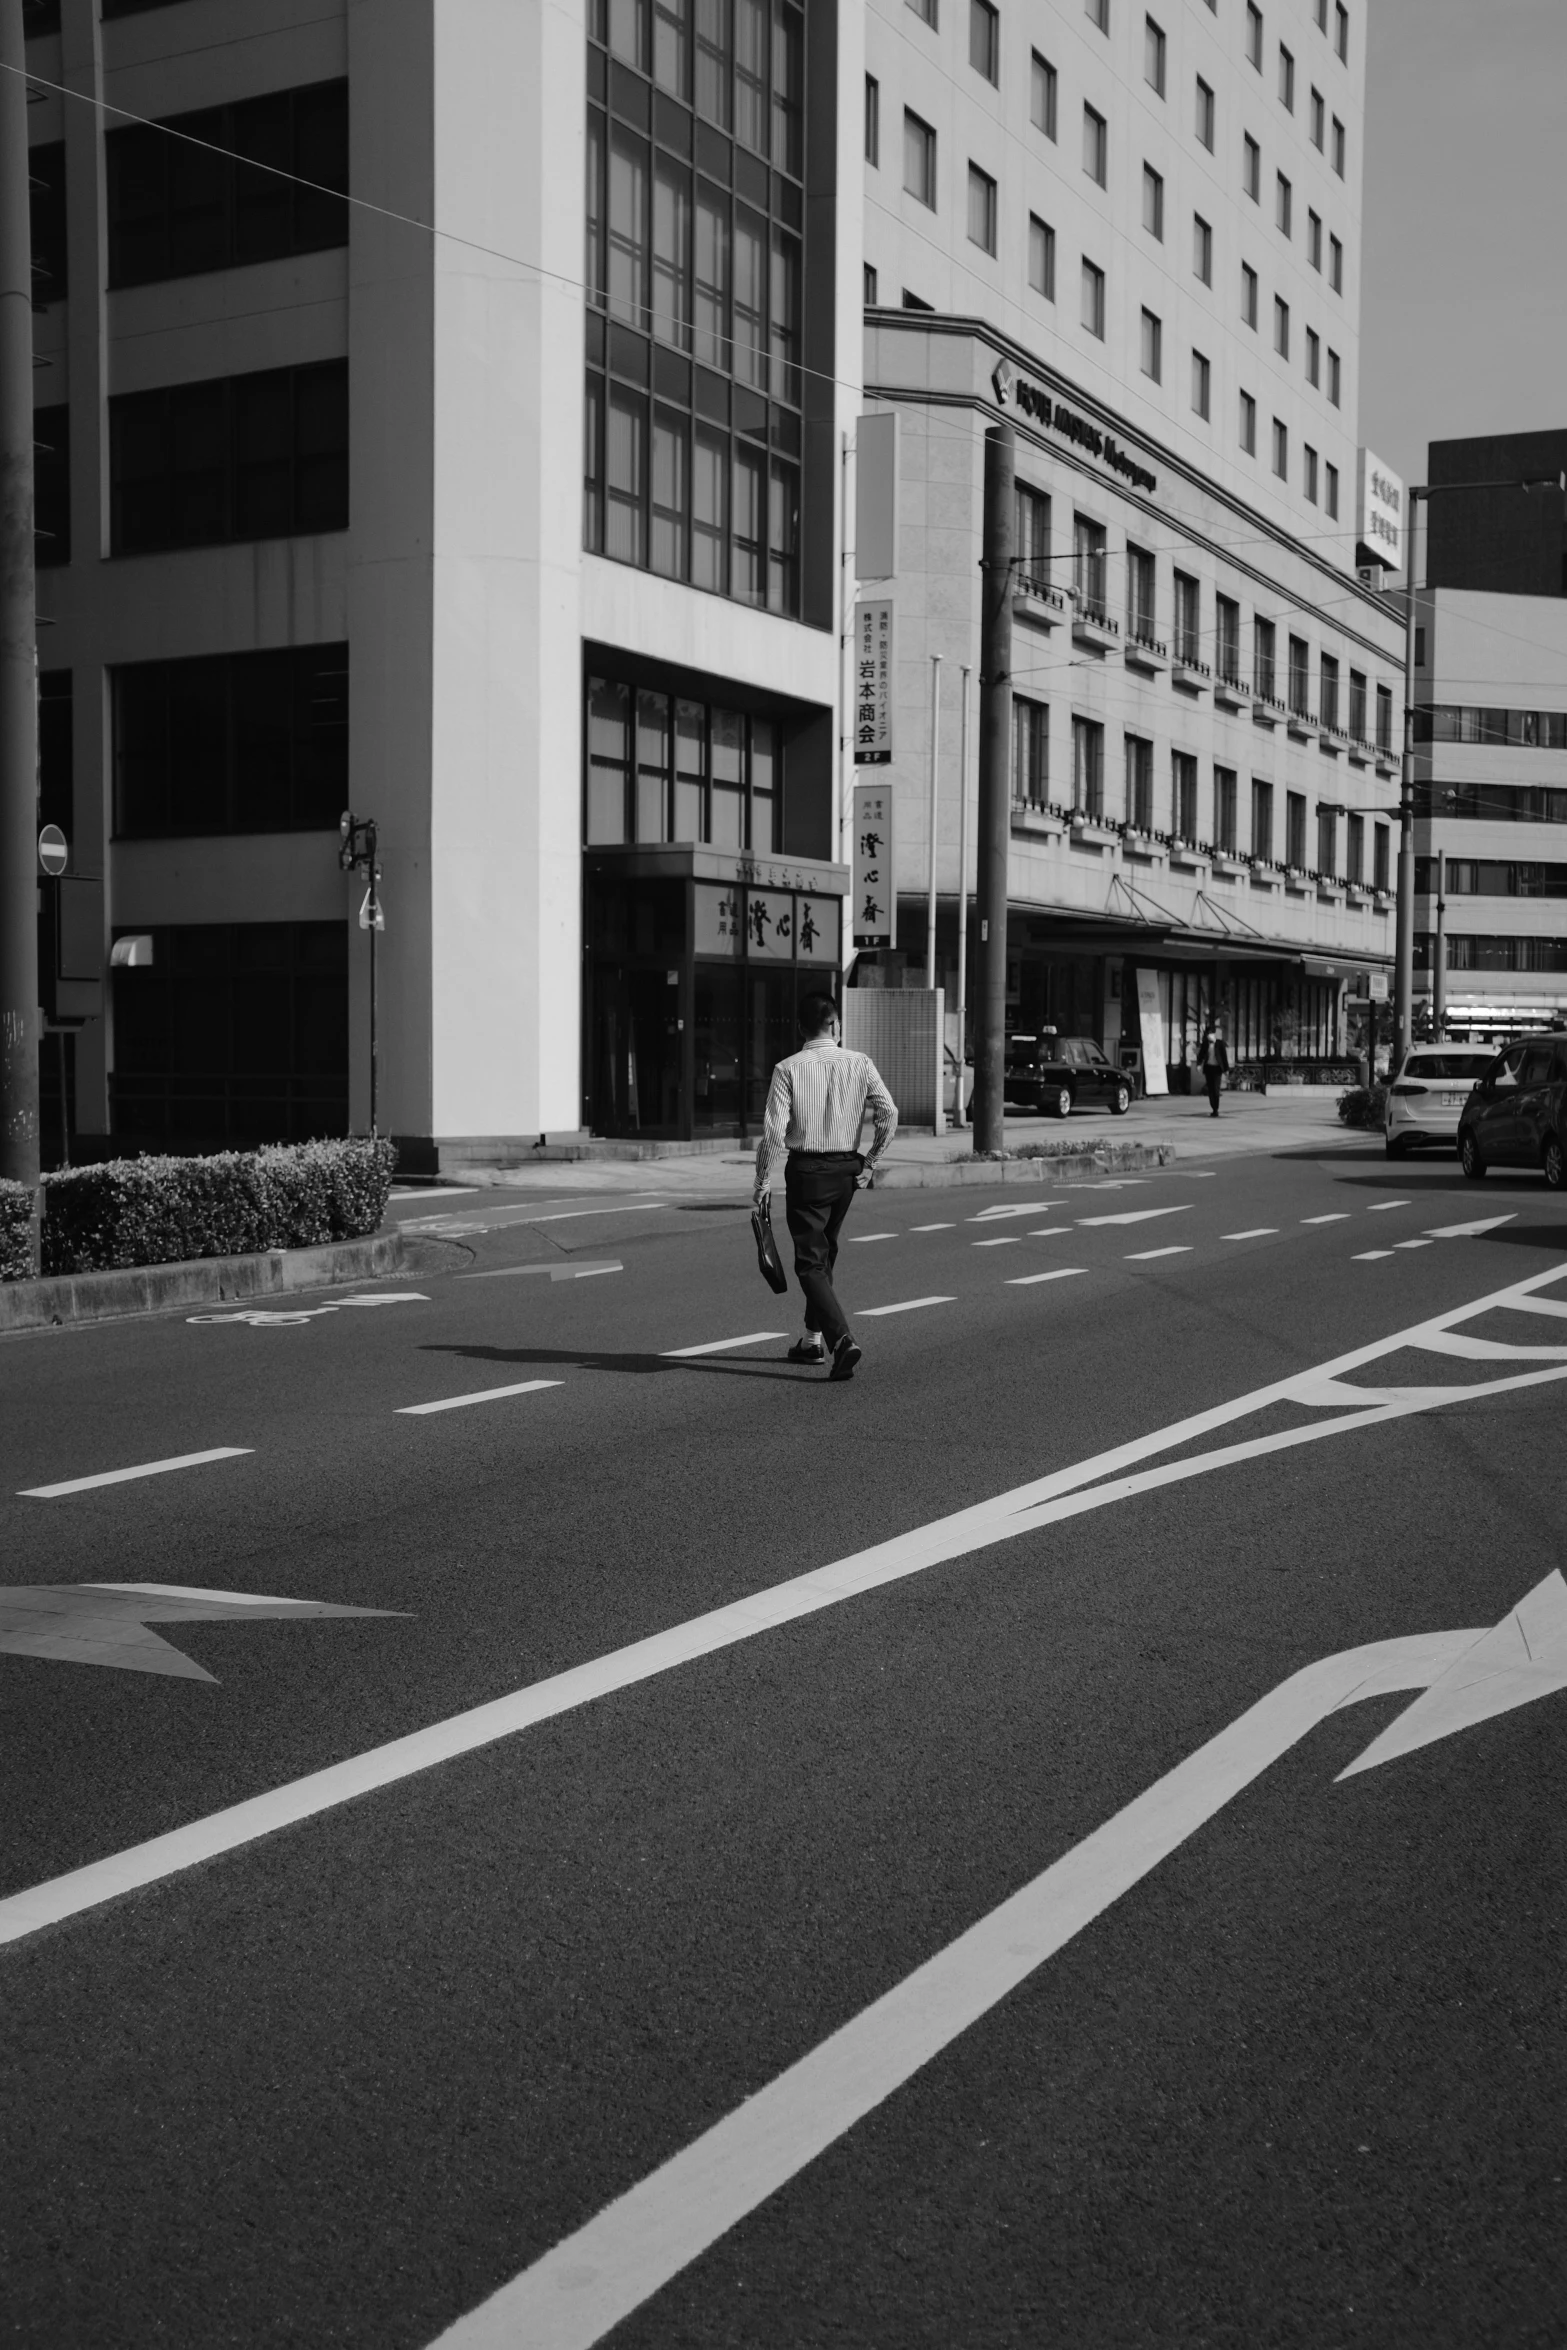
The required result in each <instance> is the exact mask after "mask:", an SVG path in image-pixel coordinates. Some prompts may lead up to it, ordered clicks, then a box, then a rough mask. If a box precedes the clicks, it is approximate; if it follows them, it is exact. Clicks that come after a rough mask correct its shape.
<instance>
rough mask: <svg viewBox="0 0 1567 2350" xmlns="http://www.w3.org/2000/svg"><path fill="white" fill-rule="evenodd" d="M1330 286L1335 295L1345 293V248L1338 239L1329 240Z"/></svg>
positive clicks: (1330, 238)
mask: <svg viewBox="0 0 1567 2350" xmlns="http://www.w3.org/2000/svg"><path fill="white" fill-rule="evenodd" d="M1328 284H1329V285H1330V286H1331V287H1332V288H1333V291H1334V293H1335V294H1342V292H1343V291H1344V247H1343V245H1342V243H1341V242H1340V240H1339V239H1338V238H1337V237H1329V239H1328Z"/></svg>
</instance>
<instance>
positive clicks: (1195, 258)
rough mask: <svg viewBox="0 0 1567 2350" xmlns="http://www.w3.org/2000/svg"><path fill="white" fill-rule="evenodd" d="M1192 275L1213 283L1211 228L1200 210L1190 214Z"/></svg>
mask: <svg viewBox="0 0 1567 2350" xmlns="http://www.w3.org/2000/svg"><path fill="white" fill-rule="evenodd" d="M1192 275H1193V276H1194V277H1196V278H1200V279H1201V281H1202V283H1203V284H1204V285H1205V286H1211V285H1212V283H1213V230H1212V228H1211V226H1210V225H1209V223H1208V222H1207V221H1206V220H1204V218H1203V216H1202V214H1201V213H1200V212H1194V213H1193V214H1192Z"/></svg>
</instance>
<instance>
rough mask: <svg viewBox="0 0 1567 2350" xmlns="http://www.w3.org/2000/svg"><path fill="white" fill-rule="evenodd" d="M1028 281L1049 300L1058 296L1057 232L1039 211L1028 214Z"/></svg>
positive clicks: (1035, 290)
mask: <svg viewBox="0 0 1567 2350" xmlns="http://www.w3.org/2000/svg"><path fill="white" fill-rule="evenodd" d="M1028 282H1029V284H1030V285H1031V286H1032V287H1033V289H1034V292H1035V293H1036V294H1043V296H1044V298H1045V300H1046V301H1047V302H1053V301H1054V300H1055V298H1056V232H1055V230H1054V229H1053V228H1052V227H1051V226H1050V223H1049V222H1048V221H1045V220H1041V219H1040V217H1039V215H1038V213H1037V212H1031V213H1030V214H1029V216H1028Z"/></svg>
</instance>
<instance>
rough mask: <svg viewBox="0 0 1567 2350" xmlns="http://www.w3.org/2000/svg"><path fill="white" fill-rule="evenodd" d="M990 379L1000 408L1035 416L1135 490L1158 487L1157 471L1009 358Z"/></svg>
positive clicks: (1002, 361) (1036, 420)
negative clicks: (1121, 477) (1018, 369)
mask: <svg viewBox="0 0 1567 2350" xmlns="http://www.w3.org/2000/svg"><path fill="white" fill-rule="evenodd" d="M990 381H991V384H992V386H993V387H994V390H995V394H996V405H997V407H998V408H1015V409H1016V410H1017V412H1018V414H1019V415H1020V416H1027V417H1030V418H1032V420H1033V422H1034V423H1035V424H1040V425H1043V426H1044V427H1045V428H1046V430H1047V431H1049V432H1058V433H1061V434H1062V435H1063V436H1064V437H1065V438H1066V439H1067V440H1069V441H1075V442H1076V443H1077V446H1078V447H1079V448H1080V449H1086V450H1087V451H1088V454H1089V455H1090V457H1097V458H1099V459H1100V461H1101V463H1103V464H1105V465H1108V466H1109V467H1110V470H1111V471H1112V472H1113V473H1119V474H1123V475H1124V476H1125V478H1126V479H1127V480H1128V481H1129V482H1130V483H1131V485H1132V487H1133V489H1137V490H1153V489H1157V488H1158V486H1159V479H1158V475H1157V474H1153V473H1150V472H1149V470H1148V468H1147V466H1146V465H1143V464H1141V463H1140V462H1139V461H1138V459H1137V458H1135V457H1134V456H1133V455H1132V454H1131V452H1130V451H1129V450H1127V449H1123V448H1122V446H1121V444H1120V442H1119V441H1117V440H1115V439H1114V438H1113V437H1112V436H1111V435H1110V434H1109V433H1107V432H1101V431H1100V429H1099V427H1098V425H1097V424H1091V423H1090V422H1089V420H1088V418H1087V417H1086V416H1079V414H1078V412H1077V410H1076V409H1075V408H1069V407H1068V406H1067V405H1066V402H1065V401H1064V400H1052V398H1051V397H1050V394H1049V393H1048V392H1047V391H1045V390H1044V389H1043V388H1042V387H1041V386H1040V385H1039V384H1036V383H1030V382H1029V380H1028V377H1027V376H1026V375H1019V374H1018V372H1017V370H1016V368H1015V367H1014V366H1013V365H1012V362H1011V360H1010V359H1002V360H1000V361H999V362H998V363H997V366H996V369H995V372H994V374H993V375H992V376H991V379H990Z"/></svg>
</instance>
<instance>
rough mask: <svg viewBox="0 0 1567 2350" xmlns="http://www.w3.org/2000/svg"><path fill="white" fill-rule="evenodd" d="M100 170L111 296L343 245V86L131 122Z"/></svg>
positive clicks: (113, 140) (109, 144) (112, 141)
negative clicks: (121, 289) (115, 289)
mask: <svg viewBox="0 0 1567 2350" xmlns="http://www.w3.org/2000/svg"><path fill="white" fill-rule="evenodd" d="M171 133H173V134H174V135H173V136H171V135H170V134H171ZM218 150H221V152H218ZM104 164H105V171H106V177H107V189H106V211H107V222H108V236H109V283H110V285H111V286H139V285H150V284H152V283H154V282H155V281H157V280H159V279H164V278H176V277H191V276H195V275H196V274H198V273H199V272H201V271H204V270H210V269H233V268H236V267H240V266H242V265H244V264H246V263H249V262H255V261H281V260H285V259H287V258H289V257H290V256H291V255H293V254H296V253H316V252H321V251H323V250H325V249H326V248H328V247H330V246H333V245H346V244H347V242H348V205H347V202H346V201H345V199H346V196H347V191H348V84H347V82H346V81H330V82H312V83H308V84H307V85H306V86H305V87H304V88H302V89H295V90H276V91H271V92H269V93H268V94H267V95H266V96H265V97H262V98H246V99H241V100H239V101H237V102H236V103H234V104H232V105H228V106H212V107H206V108H203V109H202V111H201V112H200V113H196V114H176V115H170V116H168V117H167V118H166V121H165V122H164V123H162V124H157V125H154V124H151V123H130V124H127V125H126V126H125V127H123V128H122V129H119V130H111V131H110V132H108V134H107V135H106V137H105V139H104ZM266 166H271V167H272V168H270V169H268V168H265V167H266ZM307 182H308V183H311V184H309V185H306V184H305V183H307Z"/></svg>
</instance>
